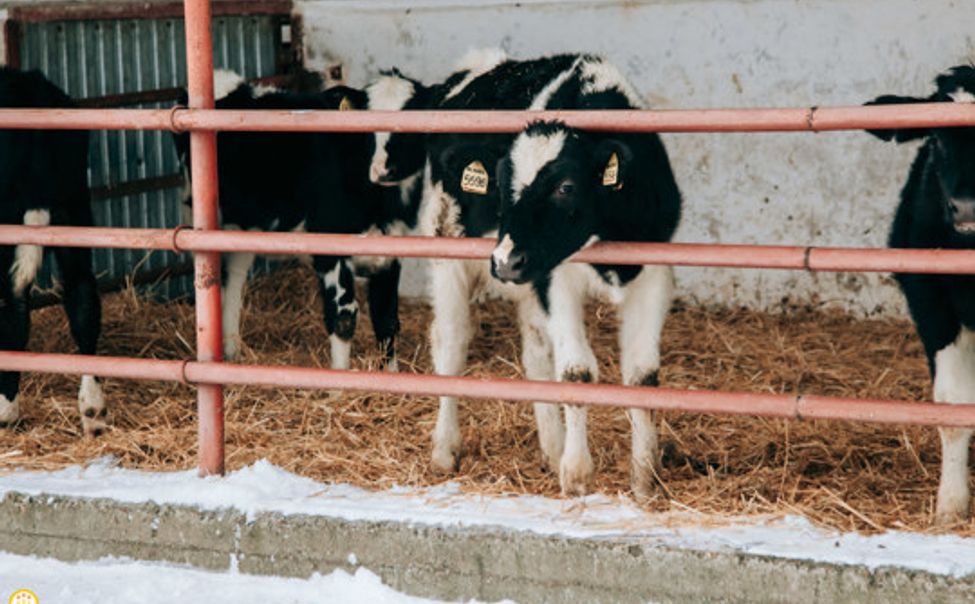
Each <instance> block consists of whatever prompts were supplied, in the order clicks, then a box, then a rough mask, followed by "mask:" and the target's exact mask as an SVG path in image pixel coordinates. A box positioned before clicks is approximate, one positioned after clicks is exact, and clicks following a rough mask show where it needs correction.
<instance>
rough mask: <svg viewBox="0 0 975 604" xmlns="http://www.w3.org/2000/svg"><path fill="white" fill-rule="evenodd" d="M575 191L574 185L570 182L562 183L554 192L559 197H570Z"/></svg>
mask: <svg viewBox="0 0 975 604" xmlns="http://www.w3.org/2000/svg"><path fill="white" fill-rule="evenodd" d="M575 190H576V185H575V183H574V182H572V181H571V180H564V181H562V182H561V183H560V184H559V186H558V188H557V189H555V192H556V193H557V194H558V195H559V196H561V197H567V196H569V195H572V194H573V193H574V192H575Z"/></svg>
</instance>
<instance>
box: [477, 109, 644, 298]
mask: <svg viewBox="0 0 975 604" xmlns="http://www.w3.org/2000/svg"><path fill="white" fill-rule="evenodd" d="M632 156H633V155H632V153H631V151H630V149H629V147H628V146H627V145H626V144H625V143H623V142H621V141H618V140H613V139H603V140H600V141H598V142H597V141H596V140H594V138H593V137H592V136H590V135H588V134H586V133H583V132H580V131H578V130H575V129H572V128H569V127H567V126H566V125H564V124H562V123H560V122H535V123H533V124H531V125H530V126H528V128H526V129H525V130H524V132H522V133H521V134H519V135H518V137H517V138H516V139H515V142H514V144H513V145H512V146H511V151H510V152H509V153H508V155H507V157H505V158H504V159H502V160H501V161H500V162H499V165H498V180H499V183H500V184H499V186H500V190H501V216H500V229H499V230H498V245H497V247H496V248H495V249H494V253H493V254H492V256H491V273H492V274H493V275H494V276H495V277H497V278H498V279H501V280H502V281H511V282H514V283H525V282H528V281H534V280H536V279H539V278H541V277H543V276H544V275H546V274H547V273H548V272H549V271H551V270H552V269H554V268H555V267H556V266H558V265H559V264H560V263H561V262H562V261H564V260H565V259H566V258H568V257H569V256H571V255H572V254H573V253H575V252H576V251H578V250H580V249H582V248H583V247H585V246H586V245H587V243H588V242H589V241H590V240H591V238H592V237H593V236H594V235H596V232H597V230H598V227H599V211H598V208H599V204H600V203H607V198H608V196H610V195H613V194H614V193H616V192H618V191H620V190H622V188H623V186H624V184H625V182H626V177H627V172H628V170H629V169H630V164H631V163H632V162H631V160H632Z"/></svg>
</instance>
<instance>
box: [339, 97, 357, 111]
mask: <svg viewBox="0 0 975 604" xmlns="http://www.w3.org/2000/svg"><path fill="white" fill-rule="evenodd" d="M354 110H355V108H354V107H353V106H352V101H350V100H349V97H347V96H344V97H342V102H340V103H339V111H354Z"/></svg>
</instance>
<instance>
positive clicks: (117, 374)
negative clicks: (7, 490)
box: [0, 352, 975, 427]
mask: <svg viewBox="0 0 975 604" xmlns="http://www.w3.org/2000/svg"><path fill="white" fill-rule="evenodd" d="M0 366H3V367H4V368H7V369H11V370H16V371H34V372H42V373H67V374H93V375H101V376H105V377H114V378H121V379H137V380H166V381H186V382H189V383H191V384H197V385H206V384H239V385H243V386H259V387H288V388H311V389H322V390H331V389H342V390H359V391H381V392H392V393H397V394H410V395H421V396H459V397H467V398H472V399H487V400H497V399H503V400H512V401H524V402H527V401H546V402H553V403H571V404H589V405H595V406H604V407H633V408H643V409H659V410H667V411H684V412H690V413H707V414H720V415H750V416H761V417H779V418H786V419H796V420H813V419H816V420H844V421H858V422H872V423H885V424H917V425H929V426H959V427H961V426H975V405H946V404H937V403H931V402H913V401H894V400H871V399H852V398H836V397H828V396H797V395H791V394H763V393H751V392H718V391H707V390H678V389H674V388H652V387H646V386H621V385H616V384H583V383H564V382H545V381H530V380H515V379H506V378H473V377H450V376H440V375H421V374H408V373H388V372H373V371H338V370H333V369H320V368H311V367H287V366H269V365H240V364H232V363H214V362H199V361H189V362H186V361H180V360H158V359H130V358H125V357H96V356H84V355H66V354H38V353H30V352H0Z"/></svg>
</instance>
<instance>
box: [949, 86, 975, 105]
mask: <svg viewBox="0 0 975 604" xmlns="http://www.w3.org/2000/svg"><path fill="white" fill-rule="evenodd" d="M948 97H949V98H951V100H952V101H954V102H956V103H975V94H972V93H971V92H969V91H968V90H965V89H964V88H962V87H961V86H959V87H958V90H956V91H954V92H949V93H948Z"/></svg>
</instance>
